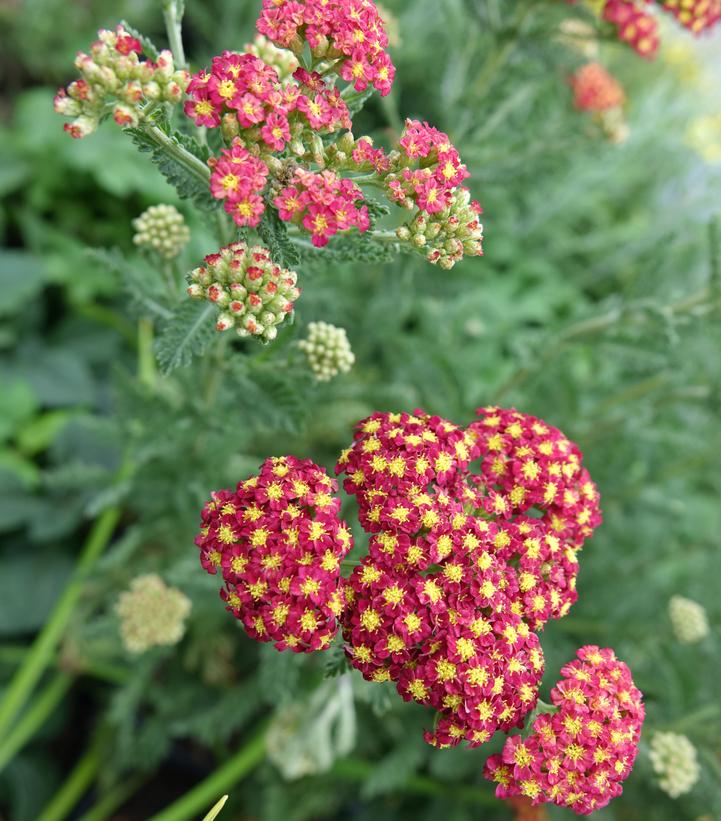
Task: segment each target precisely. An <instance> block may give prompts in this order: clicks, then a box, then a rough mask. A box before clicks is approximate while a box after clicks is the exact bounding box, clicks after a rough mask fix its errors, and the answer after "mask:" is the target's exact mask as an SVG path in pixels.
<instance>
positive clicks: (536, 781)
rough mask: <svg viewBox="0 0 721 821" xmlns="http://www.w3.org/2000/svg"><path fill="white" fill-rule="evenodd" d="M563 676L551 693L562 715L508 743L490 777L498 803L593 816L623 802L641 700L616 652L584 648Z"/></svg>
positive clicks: (490, 766)
mask: <svg viewBox="0 0 721 821" xmlns="http://www.w3.org/2000/svg"><path fill="white" fill-rule="evenodd" d="M561 676H562V678H561V680H560V681H559V682H558V683H557V684H556V686H555V687H554V688H553V690H552V691H551V701H552V703H553V704H554V705H555V706H556V708H557V711H556V712H554V713H552V714H543V715H540V716H538V718H536V720H535V721H534V722H533V724H532V725H531V729H532V732H531V734H530V735H529V736H528V737H527V738H522V737H521V736H513V737H511V738H509V739H508V740H507V741H506V744H505V746H504V748H503V752H502V753H501V754H500V755H494V756H491V757H490V758H489V759H488V761H487V763H486V767H485V770H484V775H485V776H486V778H488V779H489V780H491V781H495V782H497V784H498V787H497V788H496V795H497V796H498V797H499V798H509V797H512V796H525V797H527V798H529V799H530V800H531V801H532V803H533V804H534V805H537V804H541V803H553V804H557V805H558V806H561V807H567V808H569V809H571V810H573V811H574V812H575V813H577V814H579V815H590V814H591V813H592V812H595V811H596V810H598V809H601V808H602V807H605V806H606V805H607V804H608V803H609V801H610V800H611V799H612V798H615V797H616V796H618V795H620V794H621V792H622V786H621V785H622V783H623V781H625V780H626V778H628V776H629V774H630V772H631V769H632V768H633V764H634V761H635V758H636V754H637V752H638V742H639V738H640V735H641V727H642V725H643V720H644V706H643V702H642V694H641V692H640V691H639V690H638V689H637V688H636V686H635V685H634V683H633V679H632V677H631V672H630V670H629V669H628V667H627V666H626V665H625V664H624V663H623V662H622V661H619V660H618V659H617V658H616V656H615V654H614V652H613V650H610V649H600V648H598V647H595V646H592V645H589V646H586V647H582V648H581V649H580V650H579V651H578V653H577V658H576V659H575V660H574V661H572V662H570V663H569V664H567V665H566V666H565V667H563V668H562V669H561Z"/></svg>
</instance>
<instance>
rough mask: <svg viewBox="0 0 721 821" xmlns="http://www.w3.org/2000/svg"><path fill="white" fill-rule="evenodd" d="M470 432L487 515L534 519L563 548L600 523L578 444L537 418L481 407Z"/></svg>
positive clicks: (575, 543) (592, 486)
mask: <svg viewBox="0 0 721 821" xmlns="http://www.w3.org/2000/svg"><path fill="white" fill-rule="evenodd" d="M477 413H478V415H479V417H480V419H479V420H478V421H476V422H473V423H471V424H470V425H469V427H468V430H469V432H470V433H471V435H472V436H473V437H474V438H475V440H476V445H477V446H478V447H479V448H480V450H481V452H482V453H483V455H484V459H483V463H482V465H481V474H480V477H478V478H477V479H476V485H477V488H478V490H479V498H478V505H479V507H482V509H483V510H484V511H485V512H486V514H490V515H495V516H498V517H500V518H503V519H510V518H512V517H514V516H517V515H518V514H519V513H533V512H536V513H537V514H539V515H540V519H537V520H536V521H537V523H538V525H539V526H543V527H544V529H545V530H546V531H547V532H548V533H552V534H554V535H555V536H557V537H558V538H560V539H561V540H562V542H563V544H564V546H569V547H571V548H573V549H579V548H581V547H582V546H583V543H584V541H585V540H586V539H587V538H588V537H589V536H590V535H591V534H592V533H593V531H594V530H595V529H596V528H597V527H598V525H599V524H600V523H601V512H600V508H599V499H600V497H599V493H598V489H597V488H596V485H595V484H594V483H593V481H592V480H591V477H590V475H589V473H588V471H587V470H586V469H585V468H584V467H583V465H582V459H583V455H582V453H581V451H580V450H579V448H578V446H577V445H576V444H574V443H573V442H571V441H569V440H568V439H567V438H566V437H565V436H564V435H563V433H562V432H561V431H560V430H558V428H554V427H552V426H551V425H548V424H547V423H546V422H544V421H543V420H541V419H537V418H536V417H535V416H530V415H528V414H525V413H521V412H520V411H517V410H515V409H514V408H511V409H509V410H504V409H502V408H498V407H495V406H490V407H486V408H479V409H478V410H477Z"/></svg>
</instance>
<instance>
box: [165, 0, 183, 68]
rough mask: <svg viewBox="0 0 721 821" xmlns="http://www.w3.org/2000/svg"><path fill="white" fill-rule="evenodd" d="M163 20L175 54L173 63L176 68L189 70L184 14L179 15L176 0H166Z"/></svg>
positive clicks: (171, 48)
mask: <svg viewBox="0 0 721 821" xmlns="http://www.w3.org/2000/svg"><path fill="white" fill-rule="evenodd" d="M163 20H164V21H165V30H166V32H167V33H168V42H169V43H170V50H171V51H172V52H173V62H174V63H175V66H176V68H187V66H188V64H187V63H186V61H185V50H184V49H183V34H182V22H183V15H182V13H181V14H180V15H179V14H178V6H177V4H176V2H175V0H164V2H163Z"/></svg>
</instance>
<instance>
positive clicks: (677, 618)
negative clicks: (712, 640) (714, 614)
mask: <svg viewBox="0 0 721 821" xmlns="http://www.w3.org/2000/svg"><path fill="white" fill-rule="evenodd" d="M668 615H669V618H670V619H671V627H672V628H673V632H674V635H675V636H676V639H677V640H678V641H679V642H680V643H681V644H697V643H698V642H700V641H703V639H705V638H706V636H708V634H709V626H708V618H707V616H706V610H705V609H704V608H703V607H702V606H701V605H700V604H698V602H695V601H693V600H692V599H687V598H685V597H684V596H672V597H671V599H670V601H669V603H668Z"/></svg>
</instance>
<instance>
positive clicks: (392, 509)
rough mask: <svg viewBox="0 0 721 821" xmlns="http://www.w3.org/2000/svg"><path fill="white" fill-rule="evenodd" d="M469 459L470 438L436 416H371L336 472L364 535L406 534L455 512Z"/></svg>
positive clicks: (358, 428) (429, 526)
mask: <svg viewBox="0 0 721 821" xmlns="http://www.w3.org/2000/svg"><path fill="white" fill-rule="evenodd" d="M474 455H475V449H474V444H473V439H472V437H471V436H470V435H469V434H468V433H467V432H465V431H464V430H463V429H462V428H460V427H459V426H457V425H455V424H453V423H452V422H449V421H448V420H446V419H443V418H441V417H439V416H431V415H429V414H426V413H424V412H423V411H420V410H417V411H416V412H415V413H413V414H409V413H374V414H373V415H371V416H369V417H368V418H366V419H363V420H361V422H359V423H358V425H357V426H356V432H355V436H354V442H353V444H352V446H351V447H350V448H348V449H347V450H345V451H344V452H343V453H342V454H341V457H340V459H339V460H338V463H337V464H336V473H343V474H345V477H346V478H345V479H344V482H343V486H344V488H345V490H346V492H348V493H350V494H352V495H354V496H355V497H356V499H357V501H358V506H359V517H360V522H361V525H362V526H363V528H364V529H365V530H366V531H368V532H370V533H378V532H380V531H390V532H395V533H404V534H409V535H410V534H415V533H418V532H419V531H420V530H422V529H425V530H430V529H432V528H433V527H436V526H437V525H438V524H439V523H440V522H441V520H442V519H443V518H448V517H449V516H451V515H452V514H453V513H455V512H457V511H458V510H460V509H461V507H462V502H463V501H464V496H463V494H464V488H463V486H462V480H463V478H464V476H465V473H466V471H467V467H468V464H469V463H470V461H471V459H472V458H474ZM457 497H458V498H457Z"/></svg>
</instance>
